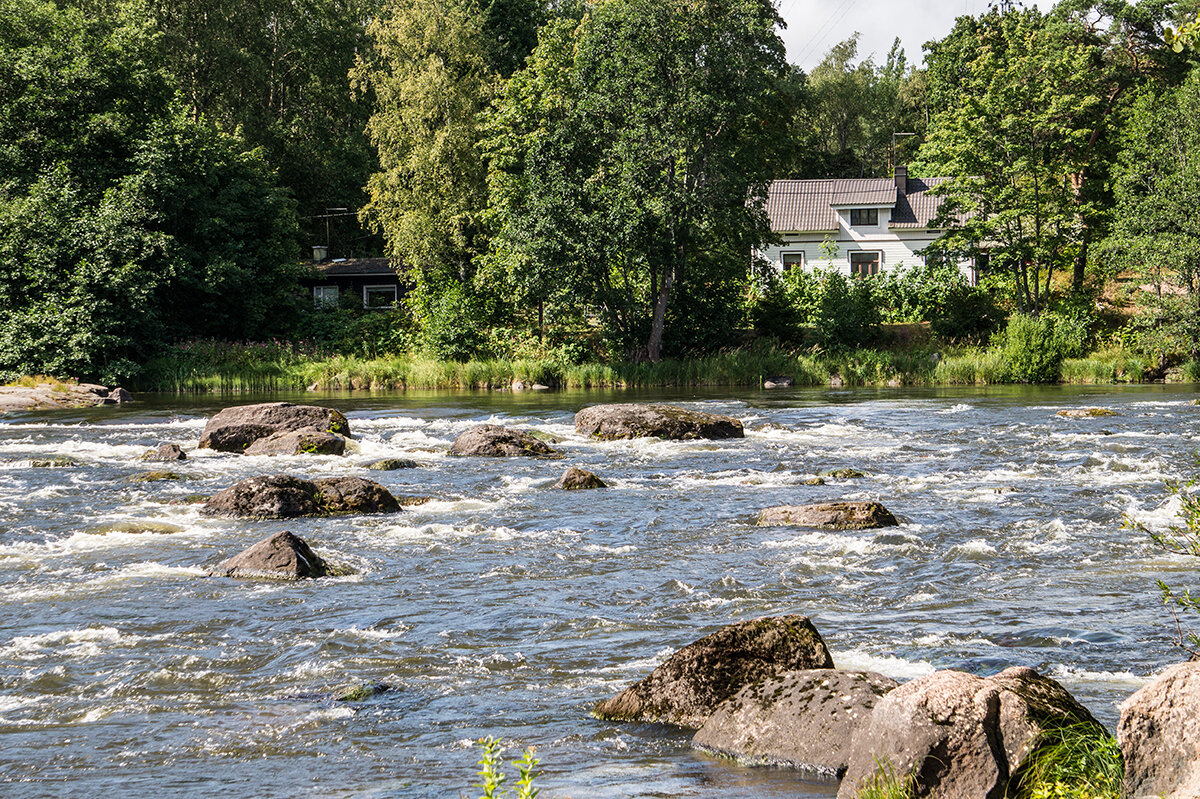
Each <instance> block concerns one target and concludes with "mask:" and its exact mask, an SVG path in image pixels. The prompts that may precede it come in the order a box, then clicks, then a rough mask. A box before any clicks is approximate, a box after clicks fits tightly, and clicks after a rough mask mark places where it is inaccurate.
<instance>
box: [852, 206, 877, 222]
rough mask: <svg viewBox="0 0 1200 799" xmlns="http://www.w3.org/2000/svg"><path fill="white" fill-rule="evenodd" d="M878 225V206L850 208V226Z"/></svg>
mask: <svg viewBox="0 0 1200 799" xmlns="http://www.w3.org/2000/svg"><path fill="white" fill-rule="evenodd" d="M878 225H879V209H878V208H851V209H850V227H874V226H878Z"/></svg>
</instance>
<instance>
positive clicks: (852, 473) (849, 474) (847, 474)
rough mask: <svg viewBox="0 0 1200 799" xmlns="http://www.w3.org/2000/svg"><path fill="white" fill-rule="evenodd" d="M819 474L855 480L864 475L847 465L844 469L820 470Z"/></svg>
mask: <svg viewBox="0 0 1200 799" xmlns="http://www.w3.org/2000/svg"><path fill="white" fill-rule="evenodd" d="M821 474H823V475H824V476H826V477H833V478H835V479H837V480H857V479H858V478H860V477H866V475H865V474H864V473H862V472H860V471H859V470H858V469H851V468H849V467H847V468H845V469H830V470H829V471H825V472H821Z"/></svg>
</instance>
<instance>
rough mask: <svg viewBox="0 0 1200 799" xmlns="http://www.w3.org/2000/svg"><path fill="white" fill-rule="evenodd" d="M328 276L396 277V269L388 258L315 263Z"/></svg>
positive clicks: (349, 259)
mask: <svg viewBox="0 0 1200 799" xmlns="http://www.w3.org/2000/svg"><path fill="white" fill-rule="evenodd" d="M313 266H314V267H315V268H316V270H317V271H318V272H321V273H322V274H324V275H325V276H326V277H350V276H354V275H388V276H391V277H394V276H395V275H396V270H395V268H394V267H393V266H392V262H391V261H390V260H388V259H387V258H341V259H338V260H336V261H321V262H320V263H318V264H313Z"/></svg>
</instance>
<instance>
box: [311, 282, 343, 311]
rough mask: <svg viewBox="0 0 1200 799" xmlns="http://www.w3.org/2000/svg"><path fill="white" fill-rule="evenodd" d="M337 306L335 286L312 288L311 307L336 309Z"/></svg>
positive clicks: (336, 288) (336, 289)
mask: <svg viewBox="0 0 1200 799" xmlns="http://www.w3.org/2000/svg"><path fill="white" fill-rule="evenodd" d="M337 304H338V287H337V286H313V305H315V306H317V307H318V308H336V307H337Z"/></svg>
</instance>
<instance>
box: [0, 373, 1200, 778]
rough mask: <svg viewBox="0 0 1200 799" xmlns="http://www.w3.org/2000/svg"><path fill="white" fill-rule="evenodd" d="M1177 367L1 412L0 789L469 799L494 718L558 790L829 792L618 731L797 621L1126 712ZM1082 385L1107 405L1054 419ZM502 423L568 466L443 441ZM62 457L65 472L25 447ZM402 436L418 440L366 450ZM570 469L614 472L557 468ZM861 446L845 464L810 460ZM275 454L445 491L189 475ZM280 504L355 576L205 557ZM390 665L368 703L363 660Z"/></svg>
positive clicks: (848, 643) (878, 665) (1188, 563)
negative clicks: (726, 653)
mask: <svg viewBox="0 0 1200 799" xmlns="http://www.w3.org/2000/svg"><path fill="white" fill-rule="evenodd" d="M1196 396H1197V394H1196V393H1195V388H1194V387H1191V386H1187V387H1180V386H1169V387H1164V386H1135V387H1120V388H1114V387H1104V388H1091V389H1079V388H1060V387H1056V388H1043V389H1028V388H1011V387H1008V388H998V389H991V390H978V389H977V390H961V391H959V390H926V391H917V390H888V391H875V390H861V391H842V390H837V391H833V390H812V389H803V390H786V391H771V392H766V391H756V390H741V391H734V390H713V391H691V392H675V393H665V392H655V393H634V392H559V393H536V394H452V393H440V394H435V393H425V394H422V393H411V392H410V393H408V394H366V393H361V392H360V393H355V394H339V395H335V394H304V395H273V396H271V397H220V398H211V397H206V398H201V399H194V398H182V399H181V398H175V397H154V396H151V395H146V396H143V397H140V398H139V400H140V401H139V402H136V403H133V404H129V405H125V406H119V407H112V406H110V407H101V408H94V409H87V410H79V411H63V412H45V413H24V414H9V415H8V416H5V417H3V418H2V419H0V795H3V796H5V797H40V796H64V797H65V796H71V797H107V798H108V799H112V798H113V797H121V796H142V797H144V796H149V795H152V794H159V795H164V796H172V797H213V796H221V797H224V798H225V799H236V798H240V797H246V798H247V799H249V798H250V797H254V798H255V799H261V797H296V796H321V797H343V796H344V797H351V796H353V797H459V796H477V795H478V793H479V791H478V789H472V787H471V786H472V783H474V782H476V781H477V777H476V776H475V771H476V770H477V769H478V766H476V764H475V763H476V760H478V758H479V750H478V747H477V746H476V744H475V743H474V742H475V740H476V739H478V738H480V737H481V736H485V735H495V736H498V737H502V738H503V739H504V740H505V741H506V742H507V743H508V744H509V749H508V752H507V756H508V757H515V756H516V755H517V754H518V753H519V751H520V749H521V748H523V747H525V746H535V747H536V748H537V754H538V757H539V758H541V760H542V763H543V767H544V769H545V773H544V774H543V776H542V777H541V778H540V779H539V781H538V784H539V785H540V786H541V787H542V788H543V796H545V797H573V798H574V799H594V798H597V799H602V798H605V797H613V799H617V798H624V797H710V798H711V799H716V798H717V797H720V798H721V799H750V797H755V798H757V797H785V796H786V797H829V796H832V794H833V793H834V792H835V790H836V788H835V786H832V785H829V784H822V783H819V782H811V781H806V780H805V779H803V778H802V777H801V776H799V775H797V774H796V773H793V772H791V771H787V770H782V769H770V768H755V767H750V766H745V765H739V764H737V763H733V762H729V761H725V760H721V759H718V758H714V757H710V756H707V755H704V754H701V753H698V752H695V751H693V750H692V749H691V748H690V747H689V738H690V736H689V735H687V734H684V733H682V732H679V731H675V730H672V729H670V728H667V727H662V726H658V725H651V724H620V723H611V722H604V721H600V720H598V719H595V718H593V717H591V716H590V715H589V710H590V708H591V706H592V705H593V704H594V703H595V702H596V701H598V700H600V699H603V698H606V697H608V696H610V695H611V694H613V693H615V692H617V691H618V690H620V689H621V688H623V687H624V686H625V685H627V684H629V683H630V682H633V681H634V680H637V679H640V678H641V677H642V676H644V675H645V674H647V673H648V672H649V671H650V670H651V669H652V668H653V667H654V666H655V665H656V664H657V663H659V662H661V661H662V660H663V659H664V658H665V657H666V656H667V655H668V654H669V653H670V652H671V651H672V650H673V649H675V648H677V647H679V646H682V645H684V644H686V643H689V642H690V641H693V640H695V639H696V638H699V637H700V636H702V635H704V634H707V633H709V632H712V631H714V630H715V629H717V628H718V627H720V626H722V625H724V624H727V623H730V622H733V621H738V620H742V619H749V618H754V617H757V616H762V615H768V614H772V615H773V614H783V613H804V614H807V615H809V616H811V617H812V618H813V619H814V621H815V623H816V625H817V628H818V629H819V630H820V631H821V632H822V634H823V635H824V637H825V639H826V641H827V643H828V644H829V647H830V649H831V651H832V652H833V656H834V660H835V662H836V664H837V665H838V666H839V667H843V668H865V669H873V670H876V671H879V672H882V673H883V674H886V675H888V676H891V677H894V678H897V679H900V680H905V679H911V678H913V677H916V676H919V675H922V674H926V673H928V672H930V671H932V670H934V669H939V668H955V669H964V670H966V671H970V672H974V673H977V674H991V673H995V672H997V671H999V670H1001V669H1003V668H1005V667H1007V666H1010V665H1029V666H1033V667H1034V668H1036V669H1038V670H1040V671H1042V672H1043V673H1046V674H1048V675H1050V676H1052V677H1054V678H1055V679H1057V680H1059V681H1061V682H1062V683H1063V684H1064V685H1066V686H1067V688H1068V689H1069V690H1071V691H1072V692H1073V693H1074V694H1075V696H1076V697H1077V698H1079V699H1080V701H1082V702H1083V703H1084V704H1085V705H1087V706H1088V707H1089V708H1090V709H1091V710H1092V712H1093V713H1094V714H1095V715H1096V716H1097V717H1098V718H1100V719H1101V720H1102V721H1103V722H1104V723H1105V724H1106V725H1108V726H1109V728H1110V729H1113V728H1114V727H1115V723H1116V719H1117V714H1118V711H1117V708H1116V705H1117V704H1118V703H1119V702H1120V701H1121V700H1122V699H1124V698H1125V697H1126V696H1127V695H1128V694H1129V693H1131V692H1132V691H1134V690H1136V689H1137V688H1138V687H1139V686H1140V685H1143V684H1145V682H1146V681H1147V678H1148V677H1149V676H1151V675H1153V674H1154V673H1155V672H1156V671H1158V670H1160V669H1162V668H1163V667H1164V666H1166V665H1168V664H1170V663H1172V662H1175V661H1178V660H1180V659H1182V658H1181V656H1180V653H1179V651H1178V650H1175V649H1173V647H1172V645H1171V640H1170V639H1171V635H1172V633H1173V632H1174V628H1173V625H1172V623H1171V620H1170V616H1169V615H1168V614H1167V613H1166V611H1165V610H1164V609H1163V608H1162V606H1161V605H1160V603H1159V600H1158V596H1157V589H1156V588H1155V581H1156V580H1158V579H1163V580H1166V581H1168V582H1171V583H1173V584H1175V585H1177V586H1180V587H1186V586H1188V585H1189V584H1190V581H1191V580H1192V579H1193V577H1194V574H1195V565H1196V564H1195V562H1194V561H1192V560H1189V559H1186V558H1182V557H1177V556H1171V555H1167V554H1164V553H1161V552H1159V551H1158V550H1156V549H1155V548H1154V546H1153V545H1152V544H1151V543H1150V542H1149V541H1148V540H1146V538H1145V536H1144V535H1143V534H1141V533H1136V532H1132V531H1130V530H1127V529H1122V526H1121V523H1122V518H1123V516H1124V515H1126V514H1130V515H1132V516H1133V517H1134V518H1136V519H1139V520H1141V521H1144V522H1145V523H1147V524H1149V525H1151V526H1156V525H1162V524H1165V523H1166V522H1168V521H1169V520H1170V519H1171V517H1172V516H1173V515H1174V514H1175V512H1176V511H1177V509H1178V506H1177V504H1172V502H1170V501H1168V499H1167V495H1166V493H1165V492H1164V481H1165V480H1168V479H1171V478H1178V477H1186V476H1188V475H1189V474H1190V473H1191V471H1192V462H1193V460H1192V459H1193V453H1194V452H1195V450H1196V449H1197V447H1198V446H1200V444H1198V439H1200V407H1195V406H1193V405H1192V404H1191V401H1192V400H1193V398H1194V397H1196ZM273 399H289V400H292V401H297V402H308V403H313V402H315V403H319V404H324V405H329V406H331V407H336V408H340V409H342V410H344V411H345V412H346V413H347V415H348V417H349V419H350V424H351V427H352V429H353V431H354V433H355V436H356V438H357V441H356V443H355V446H354V448H353V451H352V452H351V453H349V454H348V455H347V456H346V457H344V458H336V457H324V456H298V457H266V456H261V457H244V456H235V455H225V454H219V453H214V452H210V451H192V452H190V456H191V457H190V459H189V460H187V461H184V462H182V463H180V464H178V465H174V464H171V465H168V466H167V467H166V468H169V469H171V470H173V471H176V472H178V473H179V474H180V475H181V476H182V477H183V478H184V479H183V480H180V481H164V482H151V483H139V482H134V481H131V480H130V478H131V477H132V476H134V475H138V474H140V473H143V472H145V471H147V470H148V469H150V468H160V467H161V464H149V465H148V464H144V463H139V462H138V461H137V456H138V455H140V454H141V453H142V452H144V451H145V450H146V449H147V448H149V447H150V446H153V445H157V444H159V443H161V442H165V441H173V442H177V443H180V444H182V445H183V446H184V448H185V449H188V450H189V451H190V450H192V449H193V448H194V447H195V444H196V440H197V438H198V437H199V434H200V431H201V429H202V427H203V425H204V421H205V418H206V417H207V416H209V415H211V414H212V413H215V412H216V411H217V410H218V409H219V408H221V407H224V406H225V405H233V404H243V403H247V402H253V401H264V400H273ZM664 400H665V401H671V402H678V403H681V404H684V405H687V406H689V407H696V408H700V409H703V410H707V411H713V412H717V413H726V414H731V415H733V416H736V417H738V418H740V419H741V420H742V422H743V423H744V424H745V426H746V431H747V432H746V438H745V439H743V440H735V441H720V442H666V441H658V440H637V441H618V442H608V443H605V442H595V441H590V440H586V439H584V438H583V437H581V436H578V435H576V434H575V432H574V430H573V427H572V417H573V414H574V413H575V411H577V410H579V409H580V408H582V407H584V406H586V405H589V404H594V403H597V402H609V401H664ZM1085 406H1099V407H1104V408H1108V409H1111V410H1113V411H1115V412H1116V414H1117V415H1116V416H1108V417H1102V418H1094V419H1068V418H1064V417H1061V416H1058V415H1057V414H1056V412H1057V411H1059V410H1061V409H1066V408H1073V407H1085ZM482 422H494V423H500V424H505V425H510V426H517V427H523V428H530V429H535V430H540V431H543V432H545V433H549V434H552V435H554V436H557V437H560V438H561V439H562V442H561V443H560V444H559V445H558V447H559V448H560V449H561V450H562V451H563V452H564V453H565V454H566V459H565V460H563V461H544V460H526V459H508V460H499V459H496V460H493V459H483V458H452V457H450V456H449V455H448V453H447V450H448V447H449V444H450V442H451V441H453V440H454V438H455V437H456V436H457V435H458V434H460V433H461V432H463V431H464V430H466V429H467V428H469V427H471V426H473V425H476V424H479V423H482ZM64 457H65V458H70V459H73V461H74V462H75V465H74V466H72V467H59V468H34V467H33V462H35V461H39V460H44V459H53V458H64ZM383 457H405V458H410V459H413V460H415V461H417V462H418V463H419V464H420V466H419V468H416V469H407V470H401V471H392V472H368V471H366V469H365V468H364V467H365V465H366V464H368V463H370V462H372V461H374V460H376V459H379V458H383ZM566 465H578V466H582V467H584V468H587V469H590V470H592V471H595V472H596V473H598V474H599V475H600V476H601V477H603V478H604V479H605V480H606V481H608V482H609V483H610V484H611V486H612V487H611V488H609V489H607V490H599V491H578V492H565V491H556V490H551V489H550V485H552V484H553V482H554V481H555V480H556V479H557V477H558V476H559V475H560V474H561V472H562V470H563V468H564V467H565V466H566ZM841 467H853V468H856V469H859V470H861V471H863V472H865V473H866V476H865V477H863V478H860V479H828V482H827V484H826V485H820V486H813V485H805V484H804V481H805V480H806V479H808V478H810V477H811V476H813V475H814V474H815V473H817V472H820V471H824V470H830V469H837V468H841ZM278 472H287V473H291V474H297V475H303V476H329V475H358V476H365V477H368V478H371V479H376V480H378V481H379V482H381V483H383V484H384V485H385V486H387V487H388V488H389V489H391V490H392V491H393V493H395V494H397V495H400V496H425V497H433V500H432V501H430V502H428V503H426V504H424V505H420V506H416V507H412V508H407V509H406V510H405V511H404V512H403V513H401V514H399V515H396V516H358V517H343V518H335V519H301V520H291V521H286V522H277V521H229V520H217V519H209V518H204V517H201V516H200V514H199V511H198V507H197V505H195V504H194V503H189V502H188V501H187V498H188V497H189V496H190V495H197V494H211V493H213V492H215V491H217V490H218V489H220V488H223V487H225V486H227V485H230V484H231V483H233V482H235V481H237V480H240V479H242V478H245V477H248V476H252V475H256V474H270V473H278ZM839 498H851V499H878V500H880V501H882V502H883V503H884V504H885V505H886V506H887V507H888V508H889V509H891V510H892V511H893V512H894V513H896V514H897V516H898V517H900V519H901V522H902V524H901V526H899V527H897V528H890V529H885V530H868V531H861V532H818V531H813V530H803V529H789V528H780V527H757V526H755V525H754V523H753V522H754V516H755V513H756V512H757V511H758V510H760V509H761V508H764V507H767V506H770V505H778V504H793V503H802V502H810V501H820V500H832V499H839ZM283 529H290V530H292V531H293V532H295V533H296V534H297V535H299V536H301V537H302V538H304V539H306V540H307V541H308V542H309V543H310V544H312V545H313V547H314V548H315V549H316V550H317V552H318V553H320V554H322V555H323V556H325V557H326V558H328V559H331V560H333V561H335V562H337V563H339V564H341V565H344V566H347V567H350V568H351V569H353V574H351V575H350V576H344V577H338V578H332V579H321V580H313V581H307V582H302V583H291V584H279V583H272V582H258V581H238V580H231V579H224V578H206V577H205V576H204V569H205V567H206V566H210V565H213V564H215V563H216V562H217V561H219V560H221V559H223V558H225V557H228V556H229V555H232V554H234V553H235V552H237V551H239V550H241V549H243V548H245V547H246V546H248V545H250V544H251V543H253V542H255V541H257V540H259V539H261V538H264V537H265V536H267V535H269V534H271V533H274V532H277V531H279V530H283ZM379 682H382V683H388V684H389V685H391V686H393V687H394V688H395V689H396V690H393V691H390V692H388V693H384V694H381V695H379V696H376V697H374V698H371V699H368V700H366V701H362V702H338V701H335V699H334V698H333V697H334V696H336V695H337V694H338V692H339V691H341V690H342V689H344V688H345V687H347V686H353V685H356V684H361V683H379Z"/></svg>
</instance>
